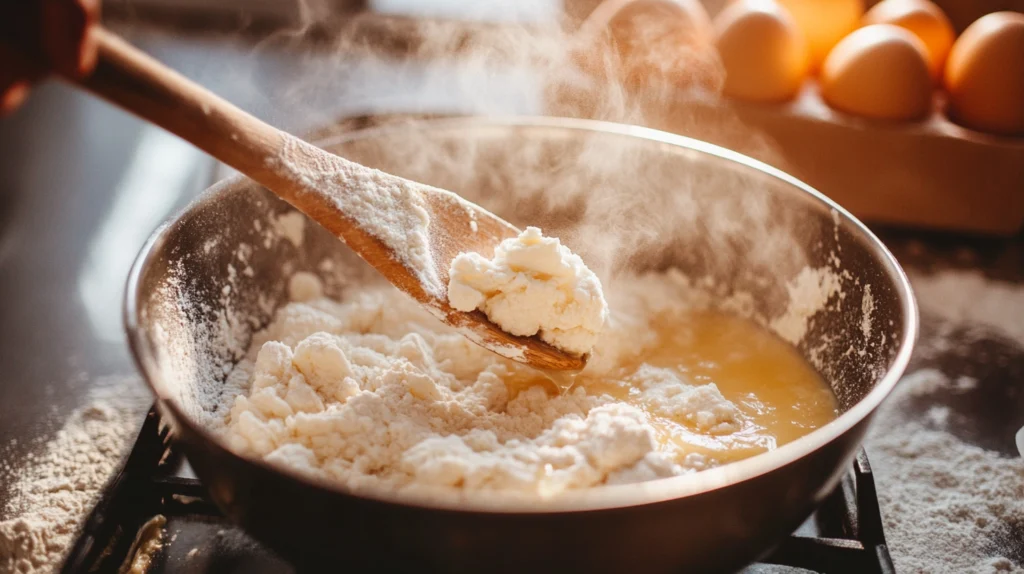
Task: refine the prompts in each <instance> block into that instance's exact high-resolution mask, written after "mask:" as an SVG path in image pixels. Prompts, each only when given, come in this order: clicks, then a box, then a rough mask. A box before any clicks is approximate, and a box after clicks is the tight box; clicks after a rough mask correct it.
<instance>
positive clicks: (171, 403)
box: [123, 116, 919, 514]
mask: <svg viewBox="0 0 1024 574" xmlns="http://www.w3.org/2000/svg"><path fill="white" fill-rule="evenodd" d="M488 126H494V127H526V128H555V129H562V130H569V131H581V132H589V133H603V134H608V135H617V136H627V137H635V138H638V139H643V140H649V141H653V142H656V143H661V144H666V145H671V146H675V147H681V148H685V149H688V150H692V151H695V152H698V153H701V154H704V155H710V156H713V157H716V158H719V159H724V160H727V161H731V162H734V163H737V164H740V165H742V166H744V167H745V168H748V169H753V170H755V171H759V172H761V174H762V175H764V176H768V177H771V178H774V179H776V180H779V181H781V182H783V183H786V184H789V185H790V186H792V187H794V188H796V189H797V190H799V191H801V192H803V193H804V194H806V195H808V196H810V198H812V199H813V200H815V201H816V202H818V203H819V204H822V205H823V206H824V207H826V208H829V209H830V210H831V212H832V214H833V217H834V218H835V220H836V221H837V223H839V222H842V223H844V224H846V225H850V226H852V228H853V229H854V230H855V232H856V233H857V234H859V235H860V236H861V238H862V239H864V240H866V241H867V242H868V243H869V244H870V245H871V246H872V247H873V248H874V249H875V250H876V251H877V254H878V255H879V256H880V260H881V262H882V264H883V268H884V271H885V272H886V273H887V274H888V277H889V279H890V280H891V281H892V282H893V284H894V287H895V288H896V291H897V297H898V299H899V300H900V304H901V306H902V311H903V316H904V322H903V325H902V327H903V334H902V337H901V338H900V341H899V347H898V350H897V353H896V355H895V356H894V357H893V360H892V363H891V365H890V366H889V368H888V369H887V370H886V371H885V373H884V374H883V375H882V377H881V379H880V380H878V382H877V383H875V385H874V386H873V387H872V389H871V390H870V391H869V392H868V394H867V395H865V396H864V398H862V399H861V400H860V401H858V402H857V403H855V404H854V405H853V406H851V407H850V408H849V409H848V410H847V411H846V412H843V413H841V414H840V415H839V416H838V417H837V418H836V419H834V420H832V421H831V422H829V423H828V424H826V425H824V426H822V427H820V428H818V429H815V430H813V431H811V432H810V433H808V434H806V435H804V436H802V437H800V438H798V439H795V440H793V441H791V442H789V443H786V444H784V445H782V446H781V447H778V448H776V449H774V450H771V451H768V452H765V453H761V454H758V455H754V456H752V457H749V458H746V459H742V460H739V461H735V462H730V463H728V464H724V465H722V466H718V467H715V468H711V469H707V470H703V471H701V472H697V473H693V474H687V475H680V476H674V477H668V478H662V479H656V480H651V481H646V482H640V483H630V484H622V485H601V486H595V487H590V488H586V489H579V490H569V491H563V492H561V493H559V494H558V495H557V496H553V497H543V496H536V495H529V496H522V495H518V494H514V493H507V495H506V494H505V493H503V494H502V495H497V496H496V495H495V494H494V493H493V492H490V491H462V490H458V491H455V492H453V491H452V489H449V488H443V487H436V488H431V487H417V488H415V489H410V490H397V491H396V490H387V489H385V488H367V489H350V488H346V487H344V486H342V485H339V484H338V483H334V482H331V481H328V480H326V479H318V478H313V477H309V476H306V475H302V474H300V473H298V472H296V471H293V470H290V469H287V468H283V467H280V466H276V465H273V464H270V463H268V462H266V461H264V460H262V459H259V458H255V457H249V456H244V455H240V454H237V453H235V452H234V451H232V450H231V449H230V448H229V447H227V445H226V444H224V442H223V440H222V439H221V438H219V437H218V436H217V435H216V433H215V432H214V431H211V430H209V429H207V428H205V427H204V426H203V425H202V424H199V423H198V421H194V420H193V419H192V417H190V416H189V415H187V414H186V413H185V412H184V411H183V410H182V409H180V408H179V406H178V405H177V402H176V401H175V400H174V399H173V398H171V397H169V396H167V395H166V393H165V392H164V391H165V390H166V388H167V387H166V386H165V385H164V384H163V383H162V380H161V374H160V370H159V369H158V368H157V362H156V357H155V356H154V355H153V353H152V352H151V351H152V349H153V345H154V343H152V342H151V341H150V340H149V338H148V337H147V335H146V333H145V331H144V330H143V329H142V328H141V326H140V317H139V311H140V308H139V305H138V303H139V301H141V300H142V295H143V293H141V292H140V289H141V278H142V277H143V276H144V275H145V273H146V271H147V270H148V269H149V268H150V266H151V265H152V264H153V263H154V260H155V257H156V255H155V254H156V253H157V252H158V248H159V247H160V245H162V244H163V242H164V241H166V238H167V233H168V232H169V230H170V229H171V227H172V226H173V224H174V223H175V222H177V221H179V220H180V219H181V217H183V216H184V214H186V213H188V212H190V211H192V210H195V209H196V208H198V207H199V206H201V205H203V204H205V203H207V202H209V201H213V200H214V199H215V198H216V197H218V196H219V195H220V194H221V193H222V192H223V190H225V189H231V188H234V187H235V186H239V185H250V182H249V181H248V180H247V178H245V177H244V176H238V175H236V176H232V177H229V178H226V179H223V180H221V181H219V182H216V183H214V184H213V185H211V186H210V187H208V188H207V189H206V190H205V191H204V192H203V193H201V194H200V195H199V196H198V197H197V198H196V199H195V200H194V201H192V202H191V203H190V204H189V205H188V206H186V207H185V208H184V209H183V210H181V211H179V212H178V213H176V214H174V215H173V216H171V217H170V218H169V219H168V220H167V221H165V222H164V223H162V224H161V225H160V226H158V227H157V229H156V230H155V231H154V232H153V233H152V235H151V236H150V237H149V238H148V239H147V240H146V242H145V244H144V245H143V247H142V249H141V250H140V252H139V254H138V256H137V257H136V259H135V262H134V263H133V265H132V268H131V271H130V273H129V276H128V280H127V285H126V290H125V300H124V308H123V311H124V326H125V331H126V334H127V338H128V344H129V349H130V351H131V354H132V358H133V360H134V361H135V364H136V367H137V368H138V369H139V371H140V373H141V374H142V376H143V378H144V379H145V381H146V384H147V385H148V386H149V388H150V390H151V391H152V392H153V394H154V395H155V396H156V398H157V400H158V401H159V403H161V404H162V405H164V406H166V407H167V408H169V409H170V410H171V411H172V414H173V416H174V418H175V419H176V422H177V423H178V424H181V425H184V426H186V427H188V429H189V430H190V431H191V432H193V433H195V434H196V435H198V436H199V437H200V438H201V439H202V440H205V441H208V442H210V443H212V444H213V445H215V446H216V448H217V449H218V450H222V451H224V452H225V453H227V454H228V455H229V456H233V457H236V458H239V459H241V460H243V461H245V462H246V463H249V464H254V465H256V466H258V467H260V468H261V469H262V470H264V471H267V472H270V473H273V474H279V475H284V476H285V477H287V478H289V479H292V480H297V481H299V482H300V483H303V484H304V485H306V486H308V487H310V488H317V489H325V490H327V491H329V492H330V493H331V494H333V495H341V496H351V497H356V498H361V499H368V500H372V501H375V502H380V503H385V504H397V505H403V506H411V507H419V508H423V509H433V510H445V511H452V512H486V513H495V514H525V513H529V514H549V513H564V512H586V511H595V510H609V509H615V508H624V507H633V506H638V505H645V504H654V503H658V502H665V501H669V500H676V499H681V498H685V497H689V496H694V495H697V494H701V493H705V492H709V491H713V490H718V489H720V488H724V487H727V486H730V485H734V484H738V483H741V482H744V481H747V480H749V479H753V478H755V477H758V476H761V475H764V474H767V473H769V472H772V471H774V470H777V469H779V468H782V467H784V466H787V465H789V464H792V463H794V462H796V461H797V460H799V459H802V458H803V457H805V456H807V455H809V454H811V453H812V452H814V451H815V450H818V449H820V448H822V447H824V446H825V445H827V444H829V443H831V442H832V441H834V440H836V439H838V438H840V437H841V436H843V435H844V434H846V433H847V432H849V431H851V430H852V429H853V428H854V427H856V426H857V425H858V424H860V423H862V422H863V421H864V420H865V419H867V418H868V417H870V416H871V414H872V413H873V412H874V411H875V409H877V408H878V406H879V405H880V404H881V403H882V401H883V400H884V399H885V398H886V397H887V396H888V395H889V393H890V392H892V390H893V388H894V387H895V385H896V383H897V382H898V381H899V379H900V378H901V376H902V375H903V373H904V371H905V370H906V367H907V365H908V363H909V361H910V356H911V353H912V351H913V347H914V344H915V342H916V341H917V337H918V331H919V316H918V307H917V302H916V300H915V297H914V293H913V290H912V288H911V285H910V281H909V279H908V278H907V275H906V274H905V273H904V271H903V269H902V268H901V267H900V265H899V263H898V262H897V261H896V258H895V257H894V256H893V255H892V253H891V252H890V251H889V250H888V248H886V246H885V245H884V244H883V243H882V241H881V240H879V239H878V237H877V236H875V234H874V233H872V232H871V231H870V230H869V229H868V228H867V226H865V225H864V224H863V223H862V222H861V221H860V220H858V219H857V218H855V217H854V216H853V215H852V214H850V213H849V212H848V211H847V210H846V209H844V208H843V207H841V206H839V205H838V204H837V203H835V202H834V201H832V200H831V199H829V198H828V197H826V196H825V195H824V194H822V193H821V192H819V191H817V190H816V189H814V188H812V187H811V186H809V185H807V184H806V183H804V182H802V181H800V180H798V179H797V178H795V177H793V176H791V175H789V174H787V173H785V172H783V171H781V170H779V169H777V168H775V167H772V166H770V165H768V164H766V163H764V162H761V161H759V160H756V159H753V158H751V157H748V156H746V155H743V154H741V153H739V152H736V151H733V150H730V149H727V148H723V147H720V146H717V145H714V144H711V143H707V142H704V141H700V140H696V139H693V138H689V137H686V136H682V135H678V134H672V133H668V132H664V131H661V130H656V129H653V128H647V127H642V126H636V125H627V124H618V123H612V122H606V121H599V120H587V119H575V118H562V117H547V116H457V117H445V118H431V119H423V120H417V121H416V122H415V123H413V124H409V123H398V124H384V125H378V126H373V127H368V128H362V129H356V130H352V131H349V132H344V133H341V134H337V135H333V136H330V137H326V138H323V139H320V140H317V141H316V142H315V143H316V144H318V145H321V146H329V145H339V144H342V143H345V142H350V141H355V140H359V139H366V138H368V137H374V136H378V135H382V134H387V133H388V132H396V133H399V132H401V131H404V130H409V129H410V128H415V129H424V128H428V129H457V128H469V127H476V128H480V127H488ZM185 454H186V457H187V456H188V449H187V448H186V449H185ZM851 456H852V455H851Z"/></svg>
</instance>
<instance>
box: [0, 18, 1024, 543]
mask: <svg viewBox="0 0 1024 574" xmlns="http://www.w3.org/2000/svg"><path fill="white" fill-rule="evenodd" d="M133 39H134V40H135V41H136V42H138V43H139V44H140V45H142V46H143V47H144V48H145V49H146V50H147V51H150V52H151V53H153V54H154V55H156V56H157V57H159V58H160V59H162V60H164V61H166V62H168V63H169V64H171V65H172V66H175V67H176V68H178V69H180V70H181V71H182V72H183V73H185V74H186V75H189V76H191V77H193V78H196V79H198V80H200V81H201V82H202V83H204V84H206V85H208V86H209V87H210V88H211V89H213V90H214V91H216V92H218V93H221V94H222V95H225V96H227V97H228V98H229V99H232V100H233V101H235V102H236V103H238V104H239V105H240V106H241V107H243V108H246V109H248V110H250V111H252V112H254V113H256V114H257V115H259V116H261V117H263V118H265V119H267V120H270V121H272V122H276V123H278V125H281V126H282V127H285V128H287V129H291V130H295V131H298V132H302V131H303V130H307V129H309V128H310V127H312V126H316V125H321V124H323V123H324V122H326V121H334V120H336V119H337V118H339V117H344V116H352V115H362V114H369V113H391V112H415V113H506V114H516V113H519V114H536V113H541V112H542V106H541V95H540V90H541V87H540V86H539V85H538V84H537V83H536V82H535V81H533V80H532V79H531V78H530V76H529V75H524V74H523V73H522V71H521V70H503V71H502V70H496V71H495V70H491V71H488V72H487V73H485V74H482V75H481V76H480V77H479V81H478V82H474V83H473V85H472V96H473V97H467V92H466V90H468V89H469V88H468V87H467V86H460V85H458V83H457V82H451V81H450V73H451V71H450V70H446V69H445V68H444V66H439V67H430V68H424V67H409V66H399V65H386V64H384V63H382V62H379V61H377V62H371V63H366V62H347V63H345V64H344V66H342V67H340V68H339V66H340V64H339V63H338V60H337V59H336V58H332V57H322V58H311V57H305V56H300V55H298V54H297V53H295V52H293V51H290V50H288V49H284V50H279V49H277V47H276V45H274V44H263V45H260V46H258V47H256V48H254V47H253V46H251V45H250V44H248V43H246V42H243V41H239V40H230V39H220V40H218V39H213V38H206V37H201V36H192V37H187V36H181V35H169V34H165V33H160V32H157V31H155V30H142V31H136V32H135V33H133ZM325 70H326V71H330V72H331V73H329V74H325V73H324V72H325ZM297 86H303V88H302V89H299V88H297ZM307 88H308V89H307ZM212 165H213V164H212V161H211V160H210V159H209V158H207V157H205V156H203V155H202V154H201V153H200V152H198V151H196V150H194V149H193V148H191V147H190V146H188V145H187V144H185V143H184V142H182V141H180V140H178V139H176V138H174V137H172V136H169V135H166V134H164V133H163V132H161V131H159V130H157V129H156V128H152V127H149V126H147V125H144V124H143V123H142V122H140V121H138V120H136V119H135V118H133V117H130V116H129V115H127V114H125V113H123V112H121V111H119V110H117V109H115V108H113V107H111V106H109V105H107V104H105V103H103V102H100V101H98V100H96V99H94V98H92V97H90V96H88V95H85V94H82V93H78V92H76V91H74V90H72V89H70V88H69V87H67V86H64V85H61V84H58V83H53V82H51V83H47V84H45V85H43V86H41V87H39V88H38V89H37V90H36V91H35V93H34V94H33V96H32V98H31V99H30V101H29V102H28V103H27V105H26V106H24V108H23V109H21V110H19V111H18V112H17V113H16V114H14V115H13V116H11V117H8V118H4V119H2V120H0V365H3V375H2V377H0V456H2V457H3V459H4V461H3V462H6V463H7V466H8V467H9V468H10V469H11V471H10V472H11V473H12V476H6V477H5V476H3V475H2V474H0V484H3V483H4V482H6V480H9V479H10V478H12V477H13V474H16V472H17V470H16V469H17V468H19V466H20V465H21V464H22V463H23V462H24V461H25V460H26V459H27V457H29V456H30V454H31V453H33V452H34V451H36V450H38V449H39V447H40V445H41V444H42V443H44V442H45V441H46V440H47V439H48V438H49V437H50V436H52V435H53V433H54V432H55V431H56V430H57V429H58V428H59V427H60V424H61V423H62V421H63V420H64V419H65V418H66V417H67V416H68V415H69V413H71V412H72V411H73V410H74V409H76V408H78V407H80V406H81V405H83V404H84V403H85V402H86V401H87V400H88V397H89V394H90V392H91V389H93V388H95V387H96V386H97V385H105V386H114V387H117V385H124V386H125V388H131V389H138V388H141V386H142V382H141V381H140V380H139V379H138V377H137V376H136V375H135V370H134V367H133V366H132V364H131V361H130V358H129V355H128V351H127V347H126V344H125V341H124V336H123V334H122V329H121V303H122V296H123V290H124V281H125V278H126V276H127V273H128V269H129V267H130V265H131V262H132V260H133V259H134V257H135V255H136V253H137V251H138V249H139V248H140V247H141V245H142V243H143V241H144V240H145V239H146V237H147V236H148V235H149V233H150V232H151V231H152V230H153V229H154V228H155V227H156V226H157V225H158V224H159V223H160V222H161V221H162V220H164V219H165V218H166V217H168V216H169V215H170V214H171V213H173V212H174V211H175V210H176V209H178V208H180V207H181V206H183V205H184V204H185V203H187V202H188V201H189V199H191V198H192V197H194V196H195V195H196V194H197V193H199V192H200V191H201V190H202V189H203V188H204V187H205V186H206V185H207V184H208V183H209V178H210V173H211V171H212V170H211V169H210V168H211V166H212ZM824 191H826V192H827V190H824ZM1021 192H1022V193H1024V190H1021ZM876 231H878V232H879V233H880V235H881V236H882V237H883V238H884V239H885V240H886V241H887V243H888V244H889V245H890V247H891V248H892V250H893V251H894V253H895V254H896V255H897V257H898V258H899V259H900V261H901V262H902V263H903V265H904V266H905V267H906V268H907V269H908V270H909V271H910V272H911V273H919V274H927V273H932V272H934V271H936V270H940V269H958V270H961V271H962V270H974V271H977V272H978V273H979V274H981V275H983V276H986V277H989V278H991V279H995V280H999V281H1002V282H1005V283H1006V284H1008V285H1015V286H1017V287H1021V286H1024V237H1022V236H1020V235H1018V236H1017V237H1015V238H1009V239H983V238H971V237H963V236H956V235H948V234H940V233H925V232H915V231H909V230H893V229H878V230H876ZM1018 300H1019V299H1018ZM1005 313H1007V314H1008V316H1014V315H1015V316H1017V317H1019V318H1020V321H1021V322H1022V323H1024V306H1021V307H1016V308H1007V309H1005ZM926 319H927V318H926ZM934 325H935V323H934V322H932V321H929V320H926V321H925V322H924V329H925V332H924V333H923V335H922V336H923V337H924V338H927V337H929V336H931V333H930V332H929V331H928V330H929V329H931V328H934ZM974 344H975V345H976V346H975V347H971V348H967V349H959V350H957V351H956V352H950V353H947V354H945V355H941V356H931V357H918V358H916V359H915V361H916V363H915V364H917V365H930V366H933V367H934V368H937V369H940V370H941V371H942V372H943V373H945V374H946V375H947V376H949V377H950V378H955V377H957V376H960V375H964V374H966V375H970V376H973V377H978V378H979V379H980V380H984V381H985V384H984V385H983V386H982V387H979V388H982V389H987V390H986V391H985V392H986V393H988V396H986V395H985V393H982V392H979V394H978V396H976V397H974V398H973V399H972V401H971V402H970V404H964V405H960V406H959V408H960V410H961V411H962V412H963V413H966V414H965V418H964V419H963V421H965V422H963V425H964V429H967V430H964V431H963V432H965V433H967V434H969V435H970V436H972V437H974V438H973V439H972V440H976V441H977V443H978V444H980V445H984V446H986V448H992V449H995V450H998V451H1000V452H1005V453H1006V454H1007V456H1010V455H1012V454H1013V452H1014V450H1015V448H1014V446H1013V432H1014V431H1015V430H1016V429H1017V428H1019V427H1020V426H1022V425H1024V392H1017V391H1016V390H1014V392H1009V393H1008V392H1007V389H1019V388H1020V387H1021V386H1024V381H1022V377H1024V373H1022V365H1024V349H1022V348H1021V347H1020V345H1019V344H1018V343H1015V342H1014V341H1012V340H1010V339H1005V340H1004V339H999V340H998V341H996V340H989V341H988V342H985V341H981V342H976V343H974ZM994 356H999V357H1003V358H1002V359H1001V360H993V359H992V357H994ZM1007 397H1010V399H1009V400H1007ZM3 467H4V465H2V464H0V469H2V468H3ZM2 472H3V471H2V470H0V473H2ZM5 498H6V495H5V492H4V490H3V488H0V508H2V507H3V504H4V501H5ZM4 518H6V517H5V516H0V519H4ZM1017 551H1019V552H1020V554H1021V555H1022V556H1019V558H1020V559H1022V560H1024V550H1021V549H1020V548H1018V549H1017ZM1011 554H1012V552H1011Z"/></svg>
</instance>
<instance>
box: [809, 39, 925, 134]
mask: <svg viewBox="0 0 1024 574" xmlns="http://www.w3.org/2000/svg"><path fill="white" fill-rule="evenodd" d="M821 95H822V98H824V100H825V101H826V102H827V103H828V105H830V106H832V107H833V108H835V109H837V110H841V111H844V112H847V113H850V114H854V115H858V116H863V117H866V118H873V119H879V120H915V119H920V118H923V117H924V116H926V115H928V112H929V110H930V109H931V104H932V79H931V76H930V75H929V74H928V61H927V56H926V52H925V47H924V43H922V42H921V40H919V39H918V38H917V36H914V35H913V34H911V33H910V32H908V31H906V30H904V29H903V28H900V27H898V26H893V25H891V24H875V25H873V26H867V27H864V28H861V29H859V30H856V31H854V32H853V33H852V34H850V35H849V36H847V37H845V38H843V40H842V41H841V42H839V44H837V45H836V47H835V48H833V50H832V51H831V52H830V53H829V55H828V58H826V59H825V63H824V65H823V66H822V69H821Z"/></svg>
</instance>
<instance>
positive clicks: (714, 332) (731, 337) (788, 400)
mask: <svg viewBox="0 0 1024 574" xmlns="http://www.w3.org/2000/svg"><path fill="white" fill-rule="evenodd" d="M680 319H681V320H680ZM654 328H655V329H656V330H657V331H658V333H659V335H660V337H659V339H660V340H659V345H658V346H657V347H655V348H653V349H651V350H650V351H649V352H648V353H647V354H646V355H645V356H644V357H642V359H641V361H639V362H638V363H637V364H634V365H627V366H625V367H624V368H623V370H622V371H621V379H624V378H626V377H627V376H628V375H630V374H632V373H633V372H634V371H635V370H636V368H637V367H638V366H639V365H640V364H642V363H647V364H649V365H651V366H655V367H661V368H670V369H673V370H675V371H677V372H679V373H681V374H682V375H683V376H682V377H681V378H682V379H683V380H686V381H689V382H690V383H691V384H695V385H703V384H707V383H714V384H715V385H717V386H718V389H719V391H721V393H722V395H723V396H724V397H725V398H726V399H728V400H729V401H731V402H733V403H734V404H735V405H736V406H737V407H738V408H739V409H740V411H741V412H742V413H743V415H744V419H745V421H746V422H745V423H744V425H743V428H742V429H741V430H740V431H738V432H734V433H730V434H725V435H713V434H710V433H701V432H699V431H697V430H696V429H694V428H692V427H688V426H686V425H683V424H680V423H678V422H675V421H673V420H671V419H666V418H663V417H659V416H657V415H656V414H654V413H649V414H650V416H651V419H652V421H653V423H654V426H655V427H656V428H658V429H659V432H660V436H659V439H660V440H661V441H662V443H663V444H665V445H666V446H667V445H672V446H674V447H676V448H677V450H678V452H679V458H680V459H682V457H684V456H685V455H686V454H688V453H700V454H703V455H705V456H706V457H707V458H708V462H709V463H710V464H711V465H718V464H723V463H726V462H731V461H735V460H740V459H743V458H747V457H750V456H753V455H755V454H760V453H762V452H765V451H767V450H771V449H774V448H776V447H778V446H781V445H783V444H786V443H787V442H790V441H792V440H795V439H797V438H800V437H801V436H804V435H806V434H808V433H809V432H811V431H812V430H814V429H816V428H819V427H821V426H823V425H825V424H827V423H828V422H830V421H832V420H834V419H835V418H836V416H837V413H838V410H837V403H836V399H835V396H834V395H833V393H832V390H831V389H830V388H829V386H828V385H827V384H826V383H825V381H824V380H823V379H822V378H821V376H820V375H819V374H818V373H817V371H815V369H814V368H813V367H812V366H811V365H810V364H808V363H807V361H806V360H804V358H803V357H802V356H801V355H800V354H799V353H798V352H797V350H796V349H795V348H794V347H792V346H791V345H789V344H788V343H786V342H785V341H783V340H782V339H779V338H778V337H777V336H775V334H774V333H772V332H770V331H769V330H767V329H765V328H763V327H761V326H759V325H757V324H756V323H754V322H752V321H748V320H746V319H742V318H739V317H736V316H733V315H730V314H727V313H722V312H715V311H702V312H696V313H692V314H687V315H686V316H684V317H682V318H680V317H678V316H677V317H672V319H671V321H664V322H662V323H658V322H655V325H654ZM616 379H618V380H609V379H595V378H592V377H588V376H587V375H586V374H582V375H580V376H579V378H578V379H577V381H576V384H577V385H583V386H584V387H585V388H586V389H587V391H588V392H589V393H591V394H603V393H607V394H610V395H612V396H613V397H615V398H618V399H620V400H623V401H626V402H628V403H631V404H634V405H636V406H638V407H641V408H643V404H642V402H640V401H639V395H640V391H639V389H636V388H633V387H632V386H630V385H629V384H628V383H625V382H623V381H622V380H621V379H620V378H619V377H616Z"/></svg>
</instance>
